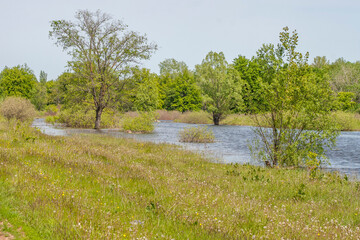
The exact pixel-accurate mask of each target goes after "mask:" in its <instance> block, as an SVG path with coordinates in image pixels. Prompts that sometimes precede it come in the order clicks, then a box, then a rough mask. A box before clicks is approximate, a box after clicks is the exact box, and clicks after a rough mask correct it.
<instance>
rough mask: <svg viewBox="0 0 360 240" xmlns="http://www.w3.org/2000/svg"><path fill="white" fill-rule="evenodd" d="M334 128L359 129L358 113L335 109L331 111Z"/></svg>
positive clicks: (359, 116)
mask: <svg viewBox="0 0 360 240" xmlns="http://www.w3.org/2000/svg"><path fill="white" fill-rule="evenodd" d="M331 117H332V119H333V120H334V121H335V123H336V128H337V129H339V130H341V131H360V114H358V113H351V112H342V111H336V112H332V113H331Z"/></svg>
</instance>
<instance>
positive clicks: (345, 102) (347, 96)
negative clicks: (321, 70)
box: [337, 92, 356, 111]
mask: <svg viewBox="0 0 360 240" xmlns="http://www.w3.org/2000/svg"><path fill="white" fill-rule="evenodd" d="M354 98H355V93H352V92H339V93H338V94H337V105H338V109H339V110H342V111H349V110H354V108H355V106H356V103H355V102H354V101H353V99H354Z"/></svg>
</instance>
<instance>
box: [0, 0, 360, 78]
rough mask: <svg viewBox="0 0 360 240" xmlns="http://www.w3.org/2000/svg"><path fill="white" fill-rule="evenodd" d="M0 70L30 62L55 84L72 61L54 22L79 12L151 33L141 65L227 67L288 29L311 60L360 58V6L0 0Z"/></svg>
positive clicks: (294, 1)
mask: <svg viewBox="0 0 360 240" xmlns="http://www.w3.org/2000/svg"><path fill="white" fill-rule="evenodd" d="M0 9H1V13H0V29H1V35H0V71H1V70H2V69H3V68H4V67H5V66H8V67H13V66H16V65H22V64H24V63H26V64H27V65H28V66H29V67H30V68H31V69H32V70H33V71H34V73H35V75H36V76H37V77H39V74H40V71H41V70H43V71H45V72H46V73H47V74H48V80H55V79H56V78H57V77H58V76H59V75H60V74H61V73H63V72H64V71H65V70H66V65H67V61H69V60H71V58H70V56H68V55H67V54H66V52H63V51H62V49H61V48H60V47H58V46H56V45H55V44H54V43H55V42H54V40H52V39H50V38H49V36H48V35H49V31H50V30H51V27H50V21H52V20H60V19H64V20H75V18H74V14H75V12H76V11H77V10H83V9H87V10H90V11H96V10H101V11H102V12H104V13H108V14H110V15H111V16H112V17H113V18H114V19H119V20H122V21H123V22H124V23H125V24H127V25H128V26H129V30H133V31H136V32H138V33H140V34H146V35H147V37H148V40H149V41H150V42H155V43H156V44H157V45H158V47H159V49H158V50H157V51H156V53H155V54H154V55H153V56H152V57H151V59H150V60H146V61H143V63H142V67H146V68H149V69H151V71H153V72H156V73H158V72H159V67H158V64H159V63H160V62H161V61H163V60H165V59H167V58H174V59H176V60H178V61H184V62H185V63H186V64H187V65H188V66H189V67H190V68H191V69H193V68H194V66H195V65H196V64H200V63H201V61H202V60H203V59H204V58H205V56H206V54H207V53H208V52H209V51H216V52H220V51H222V52H224V54H225V57H226V59H227V61H228V62H232V60H233V59H234V58H236V57H237V56H239V55H243V56H246V57H248V58H251V57H252V56H255V55H256V51H257V50H258V49H259V48H260V47H261V46H262V44H264V43H274V44H276V43H278V38H279V33H280V32H281V31H282V28H283V27H285V26H288V27H289V28H290V30H295V29H296V30H297V32H298V34H299V46H298V50H299V51H300V52H304V53H305V52H309V53H310V59H313V58H314V57H316V56H326V57H327V59H329V60H330V61H335V60H336V59H338V58H341V57H342V58H344V59H346V60H348V61H351V62H355V61H359V60H360V24H359V23H360V1H359V0H341V1H339V0H302V1H299V0H101V1H100V0H61V1H55V0H32V1H29V0H11V1H10V0H0Z"/></svg>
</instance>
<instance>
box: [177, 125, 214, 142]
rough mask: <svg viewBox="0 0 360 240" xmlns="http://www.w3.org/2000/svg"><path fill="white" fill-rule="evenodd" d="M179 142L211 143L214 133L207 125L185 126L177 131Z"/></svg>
mask: <svg viewBox="0 0 360 240" xmlns="http://www.w3.org/2000/svg"><path fill="white" fill-rule="evenodd" d="M179 135H180V142H193V143H213V142H214V141H215V136H214V133H213V132H212V131H211V130H210V129H208V128H207V127H191V128H185V129H183V130H181V131H180V132H179Z"/></svg>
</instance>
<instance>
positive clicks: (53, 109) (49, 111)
mask: <svg viewBox="0 0 360 240" xmlns="http://www.w3.org/2000/svg"><path fill="white" fill-rule="evenodd" d="M58 112H59V108H58V107H57V106H56V105H54V104H51V105H48V106H46V107H45V115H46V116H55V115H57V114H58Z"/></svg>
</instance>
